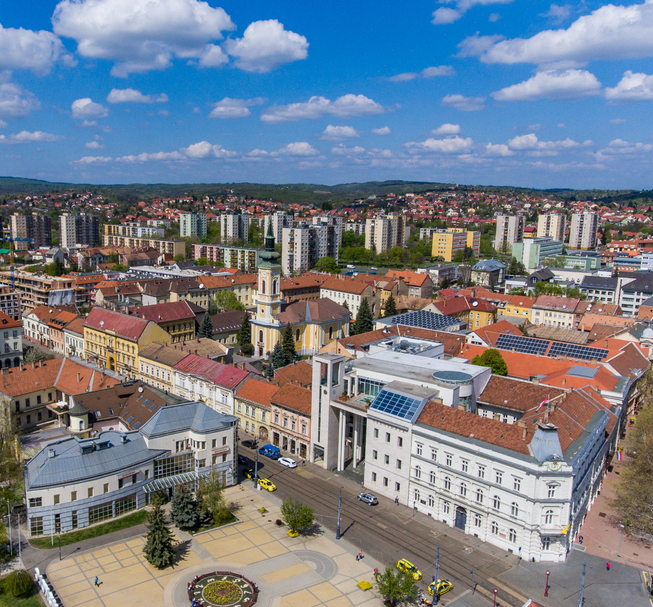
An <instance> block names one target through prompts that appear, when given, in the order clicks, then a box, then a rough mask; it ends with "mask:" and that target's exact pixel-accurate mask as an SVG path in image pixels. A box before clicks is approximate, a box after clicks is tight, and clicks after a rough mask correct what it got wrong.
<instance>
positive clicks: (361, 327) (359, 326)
mask: <svg viewBox="0 0 653 607" xmlns="http://www.w3.org/2000/svg"><path fill="white" fill-rule="evenodd" d="M372 329H374V317H373V316H372V310H370V304H369V302H368V301H367V297H363V301H361V305H360V307H359V308H358V314H357V315H356V322H355V323H354V331H353V332H352V335H360V334H361V333H367V332H368V331H371V330H372Z"/></svg>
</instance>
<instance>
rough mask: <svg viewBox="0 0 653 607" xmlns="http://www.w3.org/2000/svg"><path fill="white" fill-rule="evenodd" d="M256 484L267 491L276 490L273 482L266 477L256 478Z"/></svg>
mask: <svg viewBox="0 0 653 607" xmlns="http://www.w3.org/2000/svg"><path fill="white" fill-rule="evenodd" d="M258 484H259V485H261V487H263V489H267V490H268V491H276V490H277V488H276V486H275V484H274V483H273V482H272V481H271V480H269V479H267V478H259V479H258Z"/></svg>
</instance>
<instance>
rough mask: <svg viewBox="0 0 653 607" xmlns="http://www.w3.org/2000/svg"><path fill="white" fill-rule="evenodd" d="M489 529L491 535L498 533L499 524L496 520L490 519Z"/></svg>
mask: <svg viewBox="0 0 653 607" xmlns="http://www.w3.org/2000/svg"><path fill="white" fill-rule="evenodd" d="M490 529H491V531H492V534H493V535H499V524H498V523H497V522H496V521H492V525H491V527H490Z"/></svg>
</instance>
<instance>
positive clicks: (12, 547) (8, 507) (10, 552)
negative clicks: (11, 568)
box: [7, 500, 650, 577]
mask: <svg viewBox="0 0 653 607" xmlns="http://www.w3.org/2000/svg"><path fill="white" fill-rule="evenodd" d="M7 516H9V554H10V555H11V556H14V545H13V543H12V541H11V504H10V503H9V500H7ZM649 577H650V576H649Z"/></svg>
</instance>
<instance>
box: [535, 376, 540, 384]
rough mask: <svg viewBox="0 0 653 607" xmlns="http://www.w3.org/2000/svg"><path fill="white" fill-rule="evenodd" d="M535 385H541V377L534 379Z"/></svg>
mask: <svg viewBox="0 0 653 607" xmlns="http://www.w3.org/2000/svg"><path fill="white" fill-rule="evenodd" d="M533 384H534V385H536V386H538V385H539V384H540V378H539V377H534V378H533Z"/></svg>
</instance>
